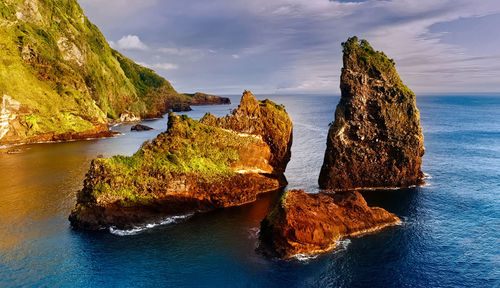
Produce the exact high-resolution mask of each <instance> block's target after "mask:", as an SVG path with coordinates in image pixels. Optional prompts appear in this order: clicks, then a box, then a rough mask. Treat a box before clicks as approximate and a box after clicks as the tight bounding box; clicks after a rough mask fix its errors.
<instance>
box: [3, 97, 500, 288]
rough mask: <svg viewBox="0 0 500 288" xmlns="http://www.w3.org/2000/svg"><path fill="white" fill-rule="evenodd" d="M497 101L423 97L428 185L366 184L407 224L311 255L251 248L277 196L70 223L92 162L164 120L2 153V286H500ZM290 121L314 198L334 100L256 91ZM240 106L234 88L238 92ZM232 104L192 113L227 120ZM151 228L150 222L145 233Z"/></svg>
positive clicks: (292, 172)
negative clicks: (130, 224)
mask: <svg viewBox="0 0 500 288" xmlns="http://www.w3.org/2000/svg"><path fill="white" fill-rule="evenodd" d="M498 96H500V95H468V96H467V95H461V96H452V95H447V96H437V95H435V96H421V97H418V100H417V101H418V106H419V108H420V112H421V121H422V126H423V128H424V134H425V146H426V154H425V156H424V163H423V171H424V172H425V173H426V174H428V178H427V179H426V182H427V184H426V185H425V186H423V187H418V188H413V189H402V190H381V191H367V192H364V195H365V197H366V199H367V201H368V203H369V204H370V205H376V206H380V207H383V208H385V209H387V210H388V211H390V212H393V213H396V214H397V215H398V216H400V217H401V218H402V219H403V223H402V224H401V225H400V226H396V227H391V228H387V229H385V230H383V231H381V232H379V233H375V234H370V235H366V236H363V237H358V238H353V239H348V240H345V241H343V242H342V243H341V245H339V247H340V248H339V249H337V250H335V251H333V252H332V253H328V254H325V255H321V256H318V257H316V258H314V259H308V258H306V259H304V258H301V259H300V260H295V261H278V260H274V259H267V258H265V257H263V256H261V255H259V254H257V253H256V252H255V247H256V245H257V244H258V239H257V237H258V227H259V222H260V220H261V219H262V218H263V217H264V215H265V214H266V213H267V212H268V211H269V209H270V207H272V205H273V204H274V203H275V202H276V200H277V199H278V197H279V196H280V193H281V192H282V191H276V192H272V193H268V194H265V195H263V196H262V197H260V199H259V200H258V201H257V202H255V203H252V204H249V205H245V206H241V207H235V208H229V209H221V210H217V211H213V212H210V213H205V214H197V215H186V216H185V217H177V218H175V219H165V221H164V222H163V223H151V225H149V227H141V229H135V230H130V231H119V230H118V231H117V230H113V231H111V232H112V233H111V232H110V231H100V232H87V231H75V230H72V229H71V228H70V226H69V222H68V221H67V216H68V214H69V213H70V211H71V209H72V207H73V206H74V203H75V196H76V192H77V190H79V189H80V188H81V187H82V181H83V178H84V176H85V173H86V171H87V169H88V167H89V162H90V160H91V159H92V158H94V157H96V156H97V155H99V154H102V155H105V156H109V155H114V154H117V153H120V154H129V155H130V154H132V153H133V152H135V151H136V149H137V148H138V146H139V145H140V144H141V143H142V142H143V141H145V140H147V139H151V138H153V137H154V136H155V135H156V134H157V133H160V132H161V131H163V130H164V129H165V128H166V119H159V120H153V121H147V122H146V123H145V124H146V125H150V126H152V127H154V128H155V129H156V130H153V131H147V132H130V131H129V130H130V126H131V125H120V126H116V127H114V128H113V129H114V130H116V131H121V132H123V133H124V135H121V136H118V137H116V138H113V139H100V140H90V141H81V142H70V143H56V144H36V145H30V146H22V147H20V153H17V154H5V153H4V154H0V287H17V286H26V287H190V286H195V287H225V286H228V287H500V97H498ZM257 97H258V98H264V97H268V98H270V99H272V100H274V101H276V102H278V103H283V104H285V105H286V108H287V111H288V112H289V114H290V116H291V117H292V120H293V122H294V125H295V126H294V143H293V147H292V160H291V161H290V163H289V165H288V168H287V171H286V176H287V178H288V180H289V185H288V188H303V189H305V190H307V191H309V192H317V191H318V188H317V178H318V174H319V168H320V167H321V164H322V161H323V153H324V150H325V146H326V144H325V143H326V134H327V130H328V123H330V122H331V121H333V117H334V109H335V106H336V105H337V103H338V101H339V97H338V96H323V95H286V96H285V95H282V96H277V95H268V96H261V95H257ZM232 102H233V103H236V104H237V103H238V102H239V96H234V97H232ZM234 107H235V104H233V105H230V106H206V107H194V111H191V112H188V113H186V114H188V115H189V116H191V117H194V118H200V117H201V116H202V115H203V114H204V113H205V112H206V111H210V112H212V113H213V114H215V115H219V116H220V115H224V114H226V113H228V112H229V110H230V109H232V108H234ZM143 228H144V229H143Z"/></svg>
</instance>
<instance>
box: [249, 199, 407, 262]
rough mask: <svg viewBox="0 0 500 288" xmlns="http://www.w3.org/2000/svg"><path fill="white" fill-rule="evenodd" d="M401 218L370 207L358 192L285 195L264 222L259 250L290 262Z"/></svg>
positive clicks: (396, 222) (317, 252)
mask: <svg viewBox="0 0 500 288" xmlns="http://www.w3.org/2000/svg"><path fill="white" fill-rule="evenodd" d="M398 223H399V218H398V217H397V216H396V215H394V214H391V213H389V212H387V211H385V210H384V209H382V208H378V207H368V205H367V204H366V201H365V199H364V198H363V196H361V194H360V193H359V192H357V191H339V192H337V193H318V194H307V193H305V192H304V191H302V190H291V191H288V192H287V193H285V194H284V195H283V196H282V198H281V199H280V201H279V203H278V204H277V205H276V206H275V207H274V209H273V210H272V211H271V212H270V213H269V214H268V215H267V216H266V218H265V219H264V220H263V221H262V222H261V228H260V241H261V242H260V246H259V250H261V251H262V252H264V253H265V254H267V255H268V256H272V257H278V258H283V259H289V258H292V257H294V256H298V255H315V254H319V253H323V252H327V251H330V250H332V249H334V248H335V247H336V245H337V241H338V240H341V239H342V238H345V237H353V236H357V235H360V234H364V233H369V232H373V231H377V230H380V229H382V228H384V227H387V226H392V225H396V224H398Z"/></svg>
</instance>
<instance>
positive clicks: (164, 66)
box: [137, 62, 179, 70]
mask: <svg viewBox="0 0 500 288" xmlns="http://www.w3.org/2000/svg"><path fill="white" fill-rule="evenodd" d="M137 64H139V65H142V66H144V67H148V68H151V69H153V70H154V69H160V70H175V69H177V68H179V66H178V65H177V64H173V63H153V64H148V63H143V62H137Z"/></svg>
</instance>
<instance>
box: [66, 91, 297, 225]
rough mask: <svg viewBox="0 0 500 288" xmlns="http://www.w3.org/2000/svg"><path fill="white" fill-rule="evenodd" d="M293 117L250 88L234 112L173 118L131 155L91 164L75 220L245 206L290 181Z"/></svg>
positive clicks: (110, 220)
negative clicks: (287, 174)
mask: <svg viewBox="0 0 500 288" xmlns="http://www.w3.org/2000/svg"><path fill="white" fill-rule="evenodd" d="M291 142H292V122H291V120H290V118H289V117H288V114H287V113H286V111H285V109H284V107H283V106H281V105H276V104H274V103H273V102H271V101H269V100H264V101H257V100H256V99H255V98H254V96H253V95H252V94H251V93H250V92H247V91H245V93H244V94H243V97H242V99H241V103H240V105H239V106H238V108H237V109H235V110H234V111H233V113H232V115H230V116H226V117H225V118H216V117H214V116H213V115H210V114H207V115H205V117H203V118H202V119H201V120H200V121H196V120H192V119H190V118H188V117H187V116H185V115H183V116H177V115H175V114H173V113H171V114H170V115H169V119H168V129H167V131H166V132H165V133H162V134H159V135H158V136H157V138H155V139H154V140H153V141H151V142H145V143H144V144H143V146H142V147H141V148H140V149H139V150H138V151H137V152H136V153H135V154H134V155H133V156H130V157H125V156H114V157H112V158H108V159H103V158H98V159H95V160H93V161H92V164H91V168H90V170H89V172H88V174H87V177H86V179H85V181H84V187H83V189H82V190H81V191H80V192H79V193H78V197H77V198H78V199H77V204H76V207H75V209H74V210H73V211H72V213H71V215H70V217H69V220H70V221H71V224H72V226H73V227H78V228H86V229H99V228H103V227H110V226H116V227H119V228H130V227H133V226H134V225H137V224H140V223H143V222H148V221H154V220H157V219H161V218H163V217H167V216H173V215H180V214H186V213H192V212H196V211H206V210H211V209H215V208H219V207H228V206H235V205H241V204H244V203H248V202H251V201H255V200H256V196H257V194H259V193H263V192H266V191H272V190H276V189H278V188H280V187H283V186H284V185H286V179H285V177H284V175H283V172H284V170H285V167H286V165H287V163H288V161H289V160H290V147H291Z"/></svg>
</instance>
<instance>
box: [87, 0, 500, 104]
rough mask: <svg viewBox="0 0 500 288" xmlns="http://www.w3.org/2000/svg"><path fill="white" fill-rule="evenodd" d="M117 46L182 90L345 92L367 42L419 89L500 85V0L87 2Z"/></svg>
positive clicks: (460, 89) (459, 89) (487, 88)
mask: <svg viewBox="0 0 500 288" xmlns="http://www.w3.org/2000/svg"><path fill="white" fill-rule="evenodd" d="M79 3H80V5H81V6H82V8H83V9H84V11H85V14H86V15H87V17H88V18H89V19H90V20H91V21H92V22H93V23H94V24H96V25H97V26H98V27H99V28H100V30H101V31H102V32H103V34H104V35H105V37H106V38H107V39H108V41H109V43H110V45H111V46H112V47H113V48H115V49H117V50H119V51H120V52H122V53H123V54H124V55H126V56H128V57H130V58H131V59H133V60H134V61H136V62H138V63H140V64H142V65H145V66H147V67H150V68H152V69H153V70H155V71H156V72H157V73H159V74H160V75H162V76H164V77H165V78H166V79H168V80H169V81H170V82H171V83H172V84H173V85H174V87H175V88H176V89H177V90H178V91H179V92H195V91H201V92H206V93H215V94H239V93H241V92H242V91H243V90H245V89H247V90H251V91H253V92H254V93H261V94H264V93H265V94H271V93H277V94H288V93H290V94H291V93H294V94H295V93H317V94H340V89H339V79H340V69H341V67H342V48H341V43H342V42H344V41H345V40H346V39H347V38H348V37H350V36H354V35H356V36H358V37H359V38H362V39H366V40H368V41H369V42H370V43H371V45H372V46H373V47H374V48H375V49H376V50H380V51H384V52H385V53H386V54H387V55H388V56H389V57H390V58H393V59H394V60H395V62H396V68H397V70H398V72H399V74H400V76H401V78H402V79H403V82H405V84H406V85H407V86H408V87H409V88H410V89H412V90H413V91H414V92H415V93H417V94H426V93H427V94H429V93H456V92H460V93H466V92H499V91H500V1H499V0H469V1H466V0H392V1H387V0H384V1H380V0H366V1H363V0H357V1H328V0H293V1H292V0H272V1H271V0H252V1H248V0H210V1H207V0H177V1H175V0H106V1H102V0H79Z"/></svg>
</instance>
